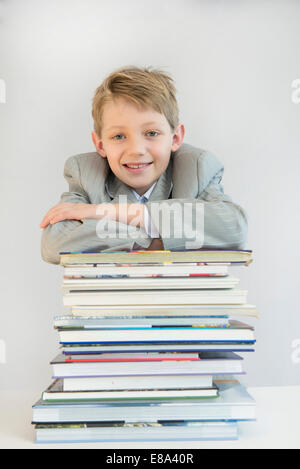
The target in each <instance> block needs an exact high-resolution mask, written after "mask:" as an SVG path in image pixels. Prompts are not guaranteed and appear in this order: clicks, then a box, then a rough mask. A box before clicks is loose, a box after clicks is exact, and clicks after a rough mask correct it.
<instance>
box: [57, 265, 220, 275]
mask: <svg viewBox="0 0 300 469" xmlns="http://www.w3.org/2000/svg"><path fill="white" fill-rule="evenodd" d="M228 265H229V264H219V265H197V264H192V263H191V264H188V263H187V264H184V263H179V264H157V265H156V264H152V265H149V264H146V265H142V264H141V265H136V264H132V265H130V264H120V265H118V264H116V265H113V266H111V265H109V264H103V265H99V264H98V265H97V266H95V267H91V265H89V264H86V265H78V266H76V265H73V266H71V265H70V266H68V267H64V270H63V274H64V276H65V277H72V276H82V277H90V278H95V277H96V276H97V275H98V276H102V275H130V276H137V277H138V276H143V275H179V276H180V275H189V274H205V275H227V274H228Z"/></svg>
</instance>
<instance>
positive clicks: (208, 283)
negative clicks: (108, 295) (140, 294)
mask: <svg viewBox="0 0 300 469" xmlns="http://www.w3.org/2000/svg"><path fill="white" fill-rule="evenodd" d="M238 283H239V279H238V278H236V277H230V276H228V277H179V278H177V277H176V278H175V277H172V278H169V277H151V278H150V277H149V278H102V279H100V278H98V279H90V278H89V279H87V278H84V279H64V280H63V284H62V286H61V288H62V289H64V290H102V289H103V290H137V289H142V290H145V289H147V290H153V289H159V290H166V289H173V288H174V289H181V290H184V289H195V288H201V289H211V288H234V287H236V286H237V285H238Z"/></svg>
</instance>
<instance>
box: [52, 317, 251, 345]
mask: <svg viewBox="0 0 300 469" xmlns="http://www.w3.org/2000/svg"><path fill="white" fill-rule="evenodd" d="M229 324H230V325H229V326H228V327H206V326H204V327H197V326H194V327H193V326H192V327H189V326H188V327H181V326H177V327H148V328H146V327H145V328H136V329H135V328H133V327H131V328H127V329H125V328H122V329H115V328H114V329H93V330H92V329H86V330H84V329H80V330H73V329H58V334H59V340H60V342H61V343H70V344H72V343H74V344H79V343H92V344H95V343H98V342H100V343H107V342H124V343H133V342H178V343H180V342H189V341H195V342H216V341H221V342H228V341H229V342H236V341H240V342H245V341H246V342H247V341H254V332H253V328H252V327H250V326H248V325H247V324H244V323H241V322H239V321H233V320H231V321H230V322H229Z"/></svg>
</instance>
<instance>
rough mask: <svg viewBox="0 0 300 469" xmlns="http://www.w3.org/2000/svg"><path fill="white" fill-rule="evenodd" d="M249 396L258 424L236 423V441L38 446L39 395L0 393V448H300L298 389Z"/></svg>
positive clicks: (256, 391)
mask: <svg viewBox="0 0 300 469" xmlns="http://www.w3.org/2000/svg"><path fill="white" fill-rule="evenodd" d="M248 391H249V393H250V394H251V395H252V396H253V397H254V399H255V400H256V403H257V421H256V422H242V423H239V429H240V437H239V440H238V441H226V442H215V441H214V442H213V441H212V442H209V441H208V442H207V441H206V442H201V441H200V442H195V441H191V442H188V441H184V442H182V443H180V442H178V441H176V442H170V441H168V442H159V443H157V442H149V443H145V442H142V443H138V442H133V443H132V444H130V443H115V444H114V443H111V444H109V443H102V444H101V443H90V444H86V443H81V444H61V445H41V444H35V443H34V428H33V426H32V425H31V423H30V422H31V418H32V409H31V406H32V404H34V403H35V402H36V400H37V399H38V398H39V396H38V395H37V394H36V393H34V392H29V391H26V392H23V391H11V390H10V391H1V392H0V410H1V418H0V448H11V449H12V448H27V449H28V448H31V449H32V448H33V449H34V448H35V449H38V448H39V449H41V448H50V449H51V448H53V449H54V448H72V447H76V448H105V449H112V454H113V450H114V449H115V450H117V449H122V448H124V449H125V448H126V449H128V448H135V449H139V448H141V449H142V448H146V449H163V448H174V449H180V448H181V449H184V448H190V449H192V448H195V449H196V448H199V449H202V448H211V449H213V448H233V449H234V448H237V449H244V448H249V449H251V448H253V449H254V448H297V449H299V448H300V428H299V422H300V386H286V387H255V388H249V389H248Z"/></svg>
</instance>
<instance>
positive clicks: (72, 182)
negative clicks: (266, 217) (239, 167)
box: [41, 144, 247, 264]
mask: <svg viewBox="0 0 300 469" xmlns="http://www.w3.org/2000/svg"><path fill="white" fill-rule="evenodd" d="M223 171H224V167H223V165H222V164H221V163H220V162H219V160H218V159H217V158H216V157H215V156H214V155H212V154H211V153H209V152H207V151H205V150H200V149H198V148H195V147H193V146H191V145H188V144H182V146H181V147H180V148H179V149H178V150H177V151H176V152H174V153H172V155H171V158H170V162H169V165H168V167H167V169H166V171H165V172H164V173H163V174H162V175H161V176H160V177H159V179H158V180H157V183H156V185H155V187H154V189H153V191H152V193H151V195H150V197H149V200H148V202H146V204H145V205H146V207H147V208H148V210H149V213H150V216H151V219H152V222H153V223H154V224H155V226H156V227H157V228H158V231H159V233H160V237H161V239H162V241H163V244H164V249H166V250H168V249H178V250H182V249H198V248H217V249H242V248H244V247H245V242H246V235H247V216H246V214H245V211H244V210H243V209H242V208H241V207H240V206H239V205H237V204H235V203H233V202H232V200H231V198H230V197H229V196H227V195H225V194H224V192H223V188H222V185H221V184H220V183H221V179H222V175H223ZM64 177H65V179H66V180H67V182H68V184H69V191H68V192H64V193H63V194H62V196H61V199H60V201H61V202H72V203H87V204H88V203H91V204H101V203H119V202H122V201H124V198H123V197H124V196H127V202H128V203H137V199H136V198H135V196H134V194H133V192H132V190H131V188H130V187H129V186H127V185H126V184H125V183H123V182H122V181H120V180H119V179H118V178H117V177H115V175H114V174H113V173H112V171H111V169H110V167H109V165H108V163H107V159H104V158H102V157H101V156H100V155H98V153H86V154H81V155H75V156H72V157H70V158H68V160H67V161H66V163H65V168H64ZM104 224H105V225H104ZM150 243H151V238H150V237H149V236H148V235H147V234H146V232H145V230H143V229H139V228H136V227H133V226H131V225H126V224H122V223H119V222H116V221H113V220H111V221H108V220H105V221H103V220H91V219H89V220H83V221H77V220H65V221H61V222H58V223H56V224H54V225H48V226H47V227H46V228H45V229H44V230H43V233H42V242H41V252H42V258H43V259H44V260H45V261H46V262H50V263H53V264H58V263H59V252H61V251H88V250H103V251H111V250H112V251H117V250H128V249H145V248H147V247H148V246H149V245H150Z"/></svg>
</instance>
